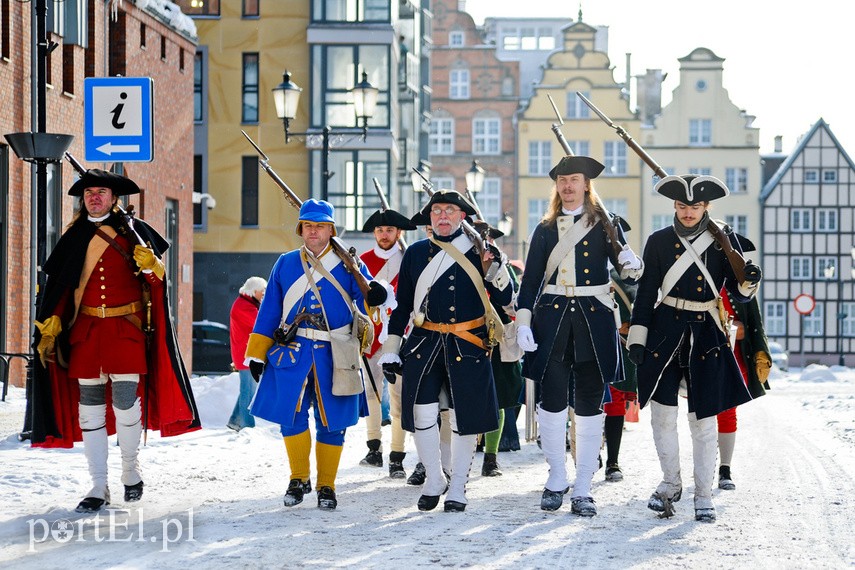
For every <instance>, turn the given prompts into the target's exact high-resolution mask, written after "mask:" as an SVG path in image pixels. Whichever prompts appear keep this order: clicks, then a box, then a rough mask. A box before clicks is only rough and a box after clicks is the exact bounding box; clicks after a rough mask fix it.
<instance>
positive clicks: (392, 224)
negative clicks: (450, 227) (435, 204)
mask: <svg viewBox="0 0 855 570" xmlns="http://www.w3.org/2000/svg"><path fill="white" fill-rule="evenodd" d="M414 229H416V225H415V224H413V223H412V222H411V221H410V219H409V218H407V217H406V216H404V215H403V214H401V213H399V212H396V211H395V210H392V209H388V208H387V209H381V210H377V211H376V212H374V213H373V214H371V216H370V217H369V218H368V220H366V221H365V224H364V225H363V226H362V231H363V233H371V234H373V236H374V241H375V244H374V247H373V248H371V249H369V250H368V251H366V252H365V253H363V254H362V255H360V256H359V258H360V259H362V261H363V262H364V263H365V265H366V266H367V267H368V271H369V272H370V273H371V275H373V276H374V277H375V278H376V279H382V280H383V281H385V282H386V283H389V285H391V286H392V288H393V289H395V288H396V287H397V286H398V273H399V271H400V270H401V261H402V260H403V258H404V242H403V240H402V239H401V233H402V232H403V231H405V230H414ZM390 314H391V309H389V308H387V309H386V310H385V311H384V312H383V314H381V315H380V316H381V318H380V319H378V322H376V323H375V325H374V343H373V344H372V345H371V349H370V350H369V351H368V352H367V353H366V354H365V356H366V357H367V359H368V367H369V372H370V374H371V377H370V381H371V382H369V383H366V390H365V395H366V398H367V399H368V410H369V414H368V417H366V418H365V425H366V437H367V441H366V443H367V445H368V454H367V455H366V456H365V457H364V458H363V459H362V460H361V461H360V462H359V464H360V465H368V466H373V467H382V466H383V451H382V443H381V439H380V436H381V433H380V427H381V419H382V418H381V416H382V414H381V409H380V396H381V394H382V392H383V380H384V379H383V370H382V368H381V366H380V364H379V363H378V362H377V361H378V360H379V359H380V346H381V345H382V344H383V341H384V340H386V337H387V335H388V327H389V315H390ZM369 384H370V385H369ZM389 408H390V409H389V415H390V416H391V419H392V424H391V428H392V441H391V442H390V448H391V450H390V452H389V477H392V478H393V479H403V478H405V477H406V473H405V472H404V465H403V461H404V457H406V453H405V452H404V434H405V432H404V430H403V428H402V427H401V385H400V384H398V383H397V382H392V383H391V385H390V386H389Z"/></svg>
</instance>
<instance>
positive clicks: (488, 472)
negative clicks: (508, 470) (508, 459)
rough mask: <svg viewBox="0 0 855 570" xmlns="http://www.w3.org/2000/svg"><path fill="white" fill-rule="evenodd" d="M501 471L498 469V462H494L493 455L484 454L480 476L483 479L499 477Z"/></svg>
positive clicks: (494, 457) (494, 455) (494, 456)
mask: <svg viewBox="0 0 855 570" xmlns="http://www.w3.org/2000/svg"><path fill="white" fill-rule="evenodd" d="M501 474H502V471H501V470H500V469H499V462H498V461H497V460H496V454H495V453H485V454H484V463H483V465H481V475H482V476H483V477H499V476H500V475H501Z"/></svg>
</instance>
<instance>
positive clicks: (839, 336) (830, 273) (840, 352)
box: [824, 254, 855, 366]
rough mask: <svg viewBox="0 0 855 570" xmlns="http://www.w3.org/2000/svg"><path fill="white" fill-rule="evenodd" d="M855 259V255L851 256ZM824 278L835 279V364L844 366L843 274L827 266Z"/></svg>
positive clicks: (831, 266)
mask: <svg viewBox="0 0 855 570" xmlns="http://www.w3.org/2000/svg"><path fill="white" fill-rule="evenodd" d="M853 258H855V254H853ZM824 272H825V278H826V279H828V280H831V279H834V278H835V277H836V278H837V354H838V357H837V364H839V365H840V366H844V365H845V364H844V362H845V361H844V358H843V320H844V319H845V318H846V313H845V312H844V311H843V297H842V293H843V273H841V272H840V271H839V270H838V268H837V267H835V266H834V265H827V266H826V267H825V269H824Z"/></svg>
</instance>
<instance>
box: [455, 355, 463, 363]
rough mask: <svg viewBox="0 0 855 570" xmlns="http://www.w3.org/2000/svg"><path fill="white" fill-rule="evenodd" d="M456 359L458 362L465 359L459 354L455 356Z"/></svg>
mask: <svg viewBox="0 0 855 570" xmlns="http://www.w3.org/2000/svg"><path fill="white" fill-rule="evenodd" d="M454 360H456V361H457V362H460V361H461V360H463V359H462V358H460V357H459V356H457V357H455V359H454Z"/></svg>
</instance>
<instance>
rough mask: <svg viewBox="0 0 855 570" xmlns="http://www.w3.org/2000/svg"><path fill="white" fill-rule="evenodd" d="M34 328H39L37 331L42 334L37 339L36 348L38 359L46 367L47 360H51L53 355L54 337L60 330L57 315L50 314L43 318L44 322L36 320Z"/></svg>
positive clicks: (60, 324) (60, 326)
mask: <svg viewBox="0 0 855 570" xmlns="http://www.w3.org/2000/svg"><path fill="white" fill-rule="evenodd" d="M35 324H36V328H37V329H39V332H40V333H41V334H42V338H41V339H39V345H38V346H37V347H36V350H37V351H38V353H39V359H40V360H41V361H42V366H44V367H45V368H47V363H48V362H53V361H54V359H53V356H54V347H55V346H56V337H57V335H59V333H60V332H61V331H62V323H60V321H59V317H58V316H56V315H52V316H50V317H48V318H47V319H45V322H43V323H40V322H39V321H36V323H35Z"/></svg>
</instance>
